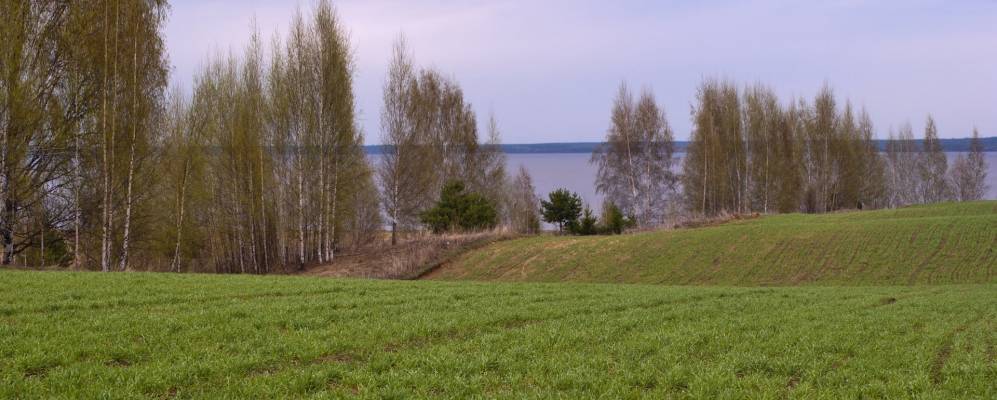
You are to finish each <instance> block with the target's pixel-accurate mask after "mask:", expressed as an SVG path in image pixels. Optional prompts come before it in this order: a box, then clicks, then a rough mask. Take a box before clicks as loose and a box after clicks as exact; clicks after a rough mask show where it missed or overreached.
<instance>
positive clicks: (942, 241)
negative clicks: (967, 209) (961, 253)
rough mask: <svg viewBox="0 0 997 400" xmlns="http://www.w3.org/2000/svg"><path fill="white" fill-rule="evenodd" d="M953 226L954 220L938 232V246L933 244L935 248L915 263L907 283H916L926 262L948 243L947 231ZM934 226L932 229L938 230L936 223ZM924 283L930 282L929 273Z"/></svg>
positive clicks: (932, 258)
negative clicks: (915, 265) (922, 259)
mask: <svg viewBox="0 0 997 400" xmlns="http://www.w3.org/2000/svg"><path fill="white" fill-rule="evenodd" d="M954 226H955V222H953V223H951V224H949V225H948V226H946V228H945V230H944V231H942V232H940V233H939V239H938V246H935V249H934V250H933V251H932V252H931V254H929V255H928V256H927V257H925V259H924V261H922V262H920V263H919V264H918V265H917V267H915V268H914V271H912V272H911V273H910V278H908V279H907V284H908V285H913V284H915V283H917V278H919V277H920V276H921V274H922V273H923V272H924V269H925V268H926V267H927V266H928V264H930V263H931V262H932V261H934V260H935V257H937V256H938V253H941V251H942V249H944V248H945V246H946V245H947V244H948V235H947V233H948V232H951V231H952V227H954ZM935 228H936V229H934V231H936V232H937V231H939V229H937V228H938V225H936V226H935ZM926 283H931V279H930V275H929V279H928V282H926Z"/></svg>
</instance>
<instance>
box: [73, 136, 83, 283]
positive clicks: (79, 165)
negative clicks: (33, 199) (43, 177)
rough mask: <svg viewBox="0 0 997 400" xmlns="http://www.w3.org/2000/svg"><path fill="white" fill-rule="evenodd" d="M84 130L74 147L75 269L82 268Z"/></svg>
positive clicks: (77, 137)
mask: <svg viewBox="0 0 997 400" xmlns="http://www.w3.org/2000/svg"><path fill="white" fill-rule="evenodd" d="M81 135H82V131H77V132H76V146H75V147H76V148H75V149H74V152H75V154H74V155H73V158H75V159H76V160H75V164H76V171H75V172H76V174H75V175H76V176H75V180H76V182H75V184H74V185H73V269H77V270H78V269H80V265H81V261H82V260H80V225H81V224H82V223H83V212H82V210H81V208H80V186H82V185H83V162H82V159H81V157H80V144H81V143H80V141H81V139H80V136H81Z"/></svg>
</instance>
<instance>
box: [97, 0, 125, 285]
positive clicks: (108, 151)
mask: <svg viewBox="0 0 997 400" xmlns="http://www.w3.org/2000/svg"><path fill="white" fill-rule="evenodd" d="M119 10H120V3H119V2H118V1H115V2H114V65H113V68H112V71H113V72H112V73H111V77H110V79H108V78H107V77H106V75H105V88H104V90H111V96H112V98H111V130H110V136H109V138H105V143H104V199H103V203H104V204H103V226H102V228H101V229H102V231H101V256H100V269H101V271H103V272H110V271H111V230H112V227H113V223H114V212H113V210H112V207H111V199H112V196H111V191H112V190H111V185H112V175H113V173H114V168H113V167H114V136H115V129H116V122H117V118H116V113H115V112H114V111H115V110H116V109H117V97H118V96H117V94H116V93H115V91H116V86H117V85H116V84H115V85H114V86H115V88H109V87H108V86H110V85H111V82H112V81H113V82H116V81H117V76H118V22H119V20H120V14H119ZM104 44H105V46H104V51H105V52H104V65H105V68H106V65H107V55H108V54H107V35H106V28H105V43H104ZM104 115H105V117H104V118H105V120H106V118H107V107H106V99H105V107H104ZM105 136H107V135H106V134H105Z"/></svg>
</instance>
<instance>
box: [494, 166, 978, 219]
mask: <svg viewBox="0 0 997 400" xmlns="http://www.w3.org/2000/svg"><path fill="white" fill-rule="evenodd" d="M947 154H948V158H949V162H950V163H951V162H952V161H954V160H955V158H956V156H958V154H959V153H947ZM507 158H508V165H509V174H510V175H512V174H514V173H515V172H516V171H517V170H518V169H519V166H520V165H522V166H524V167H526V169H527V170H528V171H530V175H532V176H533V185H534V186H536V188H537V195H538V196H541V197H544V196H546V195H547V193H550V192H551V191H553V190H555V189H557V188H562V187H563V188H566V189H568V190H571V191H573V192H577V193H578V194H579V195H580V196H581V197H582V199H583V200H585V202H586V203H588V204H590V205H592V208H595V209H598V206H599V205H601V204H602V196H599V195H598V194H596V192H595V173H596V167H595V165H592V164H589V159H590V158H591V155H590V154H509V155H508V156H507ZM986 159H987V162H988V163H989V165H990V170H989V172H988V173H987V184H988V185H989V186H990V191H989V193H988V195H987V198H988V199H997V153H986ZM681 165H682V164H681V154H679V157H677V160H676V163H675V167H676V168H678V169H680V168H681Z"/></svg>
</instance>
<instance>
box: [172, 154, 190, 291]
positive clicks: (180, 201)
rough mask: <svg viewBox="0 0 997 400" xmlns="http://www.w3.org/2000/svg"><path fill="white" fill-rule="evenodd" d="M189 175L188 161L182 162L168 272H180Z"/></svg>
mask: <svg viewBox="0 0 997 400" xmlns="http://www.w3.org/2000/svg"><path fill="white" fill-rule="evenodd" d="M189 174H190V159H189V158H188V159H187V160H185V161H184V165H183V175H182V176H181V178H180V195H179V196H177V223H176V231H177V235H176V241H175V242H174V245H173V261H171V262H170V271H174V272H180V243H181V240H182V238H183V217H184V206H185V205H186V203H187V202H186V201H185V200H186V198H187V177H188V175H189Z"/></svg>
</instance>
